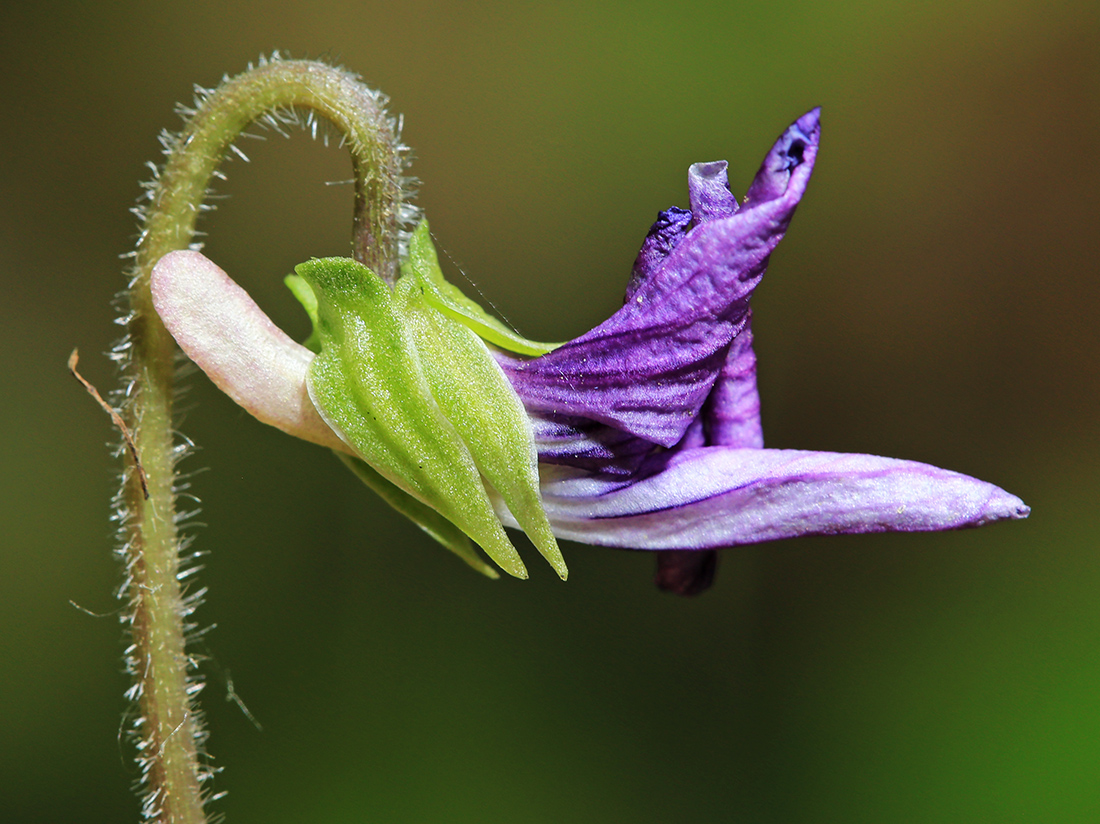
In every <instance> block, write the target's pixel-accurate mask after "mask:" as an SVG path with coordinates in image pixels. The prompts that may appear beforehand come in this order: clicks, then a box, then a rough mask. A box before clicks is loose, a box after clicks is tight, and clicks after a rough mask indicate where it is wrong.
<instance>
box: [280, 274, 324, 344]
mask: <svg viewBox="0 0 1100 824" xmlns="http://www.w3.org/2000/svg"><path fill="white" fill-rule="evenodd" d="M283 283H285V284H286V288H287V289H289V290H290V294H292V295H294V297H296V298H297V299H298V303H300V304H302V308H303V309H305V310H306V314H307V315H308V316H309V322H310V323H312V324H313V329H312V331H311V332H310V333H309V337H308V338H306V339H305V340H304V341H302V346H304V347H305V348H306V349H308V350H310V351H311V352H320V351H321V338H320V336H319V335H318V334H317V325H318V324H317V295H315V294H314V293H313V287H312V286H310V285H309V283H307V282H306V280H305V278H303V277H301V276H299V275H287V276H286V277H285V278H283Z"/></svg>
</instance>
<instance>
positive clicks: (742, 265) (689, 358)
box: [500, 112, 820, 447]
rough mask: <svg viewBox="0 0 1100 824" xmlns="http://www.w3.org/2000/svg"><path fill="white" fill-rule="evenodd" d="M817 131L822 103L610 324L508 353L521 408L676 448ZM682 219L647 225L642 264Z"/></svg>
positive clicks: (737, 326)
mask: <svg viewBox="0 0 1100 824" xmlns="http://www.w3.org/2000/svg"><path fill="white" fill-rule="evenodd" d="M819 133H820V131H819V129H818V127H817V117H816V113H815V112H811V113H810V114H807V115H804V116H803V117H802V118H800V119H799V120H798V121H797V123H796V124H795V125H793V126H792V127H791V128H790V129H788V130H787V132H786V133H784V135H783V137H781V138H780V140H779V143H777V144H776V148H774V149H773V150H772V151H771V153H769V155H768V157H769V161H768V162H769V163H770V166H768V168H769V169H771V170H772V171H767V172H761V174H760V175H758V177H757V182H755V183H754V184H753V186H754V189H753V191H755V192H756V193H757V194H756V198H757V199H756V200H755V201H754V203H753V208H752V209H741V211H739V212H737V213H736V214H734V215H732V216H730V217H726V218H718V219H712V220H709V221H704V222H702V223H701V224H699V225H695V226H694V227H693V228H692V229H690V231H688V232H687V234H686V235H685V236H684V237H682V238H680V239H679V240H678V242H675V244H674V247H673V248H672V249H671V251H670V252H669V253H668V254H667V257H665V258H664V260H663V262H661V263H660V264H659V265H658V266H657V268H656V270H655V271H653V272H652V273H651V274H649V276H648V277H644V278H642V279H641V280H640V281H638V282H636V283H635V284H634V286H633V288H632V291H631V293H630V297H629V300H628V301H627V302H626V303H625V304H624V305H623V307H622V309H620V310H619V311H618V312H616V313H615V314H614V315H612V316H611V317H610V318H609V319H608V320H607V321H605V322H604V323H602V324H600V325H599V326H597V327H596V328H595V329H593V330H591V331H590V332H588V333H587V334H585V335H582V336H581V337H579V338H577V339H576V340H573V341H570V342H569V343H566V344H565V345H563V346H561V347H560V348H558V349H555V350H554V351H553V352H550V353H549V354H546V355H543V356H542V357H540V358H535V359H532V360H520V359H516V358H510V357H507V356H501V358H500V361H501V365H502V367H503V368H504V370H505V372H506V373H507V374H508V376H509V378H510V379H511V381H512V384H513V386H514V387H515V388H516V391H517V392H518V393H519V396H520V398H521V399H522V400H523V402H524V405H525V406H526V407H527V408H528V409H529V410H530V411H532V412H536V413H545V414H549V415H567V416H574V417H582V418H590V419H592V420H595V421H599V422H601V423H605V424H608V425H610V426H613V427H615V428H617V429H621V430H623V431H624V432H627V433H629V434H631V435H636V436H638V437H641V438H644V439H645V440H648V441H652V442H654V443H658V444H661V445H662V446H666V447H671V446H673V445H675V444H676V443H677V442H678V441H679V440H680V439H681V438H682V437H683V435H684V432H685V431H686V430H687V428H688V426H689V425H690V424H691V423H692V421H693V420H694V419H695V418H696V416H697V415H698V414H699V410H700V408H701V407H702V405H703V401H704V400H705V399H706V397H707V395H708V394H709V393H710V389H711V386H712V385H713V384H714V381H715V379H716V378H717V376H718V372H719V370H721V368H722V366H723V364H724V363H725V361H726V349H727V347H728V346H729V344H730V341H732V340H733V338H734V336H735V335H737V334H738V333H739V332H740V331H741V330H742V328H743V327H744V325H745V321H746V318H747V312H748V301H749V297H750V295H751V294H752V290H753V289H754V288H755V287H756V284H757V283H759V281H760V278H761V276H762V275H763V273H764V270H765V268H766V267H767V263H768V256H769V255H770V254H771V252H772V250H773V249H775V247H776V245H777V244H778V243H779V241H780V239H781V238H782V237H783V233H784V232H785V231H786V228H787V225H788V224H789V222H790V219H791V216H792V215H793V214H794V210H795V207H796V206H797V205H798V201H799V199H800V198H801V196H802V193H803V192H804V191H805V188H806V184H807V182H808V181H809V177H810V173H811V171H812V168H813V162H814V159H815V157H816V146H817V140H818V136H819ZM780 167H783V168H782V170H780ZM760 181H763V182H760ZM697 186H698V187H699V188H698V189H697V191H696V195H697V197H698V198H699V199H701V200H702V201H707V198H708V197H711V198H712V199H713V196H714V191H713V187H711V190H710V194H709V195H707V194H704V193H703V191H702V189H703V188H705V187H704V186H703V184H702V183H699V182H698V181H697ZM764 195H768V196H769V199H768V200H766V201H764V200H762V199H761V198H762V197H763V196H764ZM707 202H710V201H707ZM678 226H679V224H678V223H676V222H675V221H670V222H669V223H668V227H667V229H668V232H667V236H666V235H664V234H662V233H661V231H664V230H661V231H659V232H657V234H656V235H654V234H651V236H650V237H651V238H657V240H653V243H654V244H655V245H654V247H653V250H651V251H652V254H651V255H650V256H649V257H647V258H645V260H643V265H642V268H643V269H645V268H647V267H649V266H650V265H652V261H653V260H655V259H656V258H657V257H659V255H660V254H661V253H663V249H664V246H660V247H659V248H658V245H657V244H658V240H659V241H660V242H661V243H663V244H665V245H668V244H669V243H671V242H674V241H676V239H677V238H678V234H677V233H678ZM643 252H645V250H644V249H643Z"/></svg>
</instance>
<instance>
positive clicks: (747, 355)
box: [702, 312, 764, 449]
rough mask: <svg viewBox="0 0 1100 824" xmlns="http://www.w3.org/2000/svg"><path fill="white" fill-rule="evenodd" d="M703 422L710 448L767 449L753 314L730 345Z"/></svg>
mask: <svg viewBox="0 0 1100 824" xmlns="http://www.w3.org/2000/svg"><path fill="white" fill-rule="evenodd" d="M702 420H703V429H704V432H705V436H706V443H707V445H708V446H736V447H741V448H744V449H763V447H764V430H763V429H762V428H761V426H760V394H759V393H758V392H757V389H756V353H755V352H753V350H752V313H751V312H750V313H749V317H748V318H746V320H745V328H744V329H742V330H741V332H740V333H739V334H738V335H737V337H735V338H734V339H733V342H732V343H731V344H730V348H729V353H728V354H727V355H726V362H725V364H724V365H723V366H722V371H721V373H719V375H718V380H716V381H715V382H714V389H713V390H711V393H710V396H709V397H708V398H707V402H706V404H704V406H703V416H702Z"/></svg>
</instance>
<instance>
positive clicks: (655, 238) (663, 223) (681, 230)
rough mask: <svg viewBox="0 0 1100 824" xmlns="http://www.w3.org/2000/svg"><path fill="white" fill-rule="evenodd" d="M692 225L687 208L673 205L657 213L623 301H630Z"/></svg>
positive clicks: (639, 253) (635, 262)
mask: <svg viewBox="0 0 1100 824" xmlns="http://www.w3.org/2000/svg"><path fill="white" fill-rule="evenodd" d="M690 225H691V212H689V211H688V210H687V209H680V208H677V207H676V206H673V207H672V208H671V209H667V210H666V211H664V212H661V213H660V214H658V215H657V220H656V221H655V222H654V224H653V225H652V226H650V227H649V233H648V234H647V235H646V236H645V240H643V241H642V248H641V251H639V252H638V257H637V258H635V260H634V269H633V274H632V277H631V278H630V283H629V284H627V287H626V295H625V296H624V297H623V303H628V302H629V301H630V299H631V298H632V297H634V293H635V292H636V291H637V290H638V287H639V286H641V284H642V283H644V282H645V281H646V279H647V278H649V277H650V276H651V275H652V274H653V273H654V272H656V271H657V269H658V268H660V266H661V264H662V263H664V262H665V258H667V257H668V256H669V255H670V254H671V253H672V250H673V249H675V248H676V246H677V245H678V244H679V243H680V241H681V240H683V239H684V236H685V235H686V234H687V230H688V227H689V226H690Z"/></svg>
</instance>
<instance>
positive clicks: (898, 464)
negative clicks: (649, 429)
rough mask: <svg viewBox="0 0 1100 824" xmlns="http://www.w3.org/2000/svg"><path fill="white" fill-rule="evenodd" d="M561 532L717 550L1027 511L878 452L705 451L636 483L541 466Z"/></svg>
mask: <svg viewBox="0 0 1100 824" xmlns="http://www.w3.org/2000/svg"><path fill="white" fill-rule="evenodd" d="M540 473H541V475H542V496H543V503H544V505H545V506H546V512H547V514H548V515H549V516H550V522H551V524H552V525H553V527H554V533H555V534H556V535H557V536H559V537H561V538H569V539H572V540H576V541H582V542H584V543H589V544H599V545H603V546H618V547H628V548H633V549H655V550H663V549H712V548H718V547H724V546H734V545H738V544H752V543H757V542H760V541H771V540H775V539H778V538H793V537H797V536H801V535H819V534H836V533H857V532H885V531H892V532H922V531H929V530H940V529H958V528H961V527H969V526H980V525H981V524H985V523H989V522H991V521H996V520H1001V519H1003V518H1023V517H1026V516H1027V513H1028V512H1029V510H1028V508H1027V507H1026V506H1025V505H1024V504H1023V502H1022V501H1021V500H1020V499H1019V498H1017V497H1015V496H1013V495H1010V494H1009V493H1007V492H1005V491H1004V490H1002V489H999V488H997V487H995V486H993V485H992V484H987V483H985V482H984V481H979V480H977V479H976V478H970V477H968V476H966V475H960V474H959V473H957V472H950V471H948V470H945V469H938V468H937V467H934V466H929V465H927V464H921V463H915V462H912V461H900V460H895V459H893V458H879V457H876V456H873V455H845V454H838V453H831V452H803V451H796V450H778V449H733V448H728V447H717V446H716V447H704V448H702V449H691V450H685V451H683V452H678V453H675V454H674V455H672V457H671V458H669V460H668V461H667V464H666V465H665V466H664V467H663V471H660V472H658V473H657V474H654V475H652V476H649V477H646V478H644V479H643V480H637V481H635V482H633V483H631V482H629V481H626V482H624V481H614V480H610V479H606V478H597V477H593V476H590V475H586V474H583V473H580V472H577V471H574V470H569V469H558V468H555V467H545V466H544V467H541V469H540Z"/></svg>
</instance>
